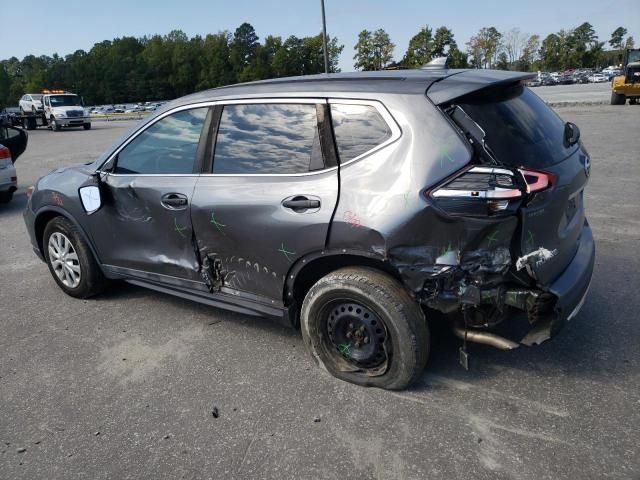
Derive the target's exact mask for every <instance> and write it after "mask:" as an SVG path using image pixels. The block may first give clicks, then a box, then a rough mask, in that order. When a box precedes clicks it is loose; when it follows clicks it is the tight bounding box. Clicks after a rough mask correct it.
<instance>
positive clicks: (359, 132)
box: [331, 103, 391, 163]
mask: <svg viewBox="0 0 640 480" xmlns="http://www.w3.org/2000/svg"><path fill="white" fill-rule="evenodd" d="M331 120H332V123H333V131H334V134H335V137H336V143H337V145H338V155H339V156H340V161H341V162H342V163H344V162H348V161H349V160H353V159H354V158H356V157H358V156H360V155H362V154H363V153H366V152H368V151H370V150H372V149H374V148H375V147H377V146H378V145H380V144H382V143H384V142H386V141H387V140H389V138H391V129H390V128H389V125H387V122H385V121H384V119H383V118H382V115H380V113H379V112H378V110H377V109H376V108H375V107H372V106H370V105H349V104H339V103H338V104H336V103H333V104H331Z"/></svg>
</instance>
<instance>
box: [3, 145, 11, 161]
mask: <svg viewBox="0 0 640 480" xmlns="http://www.w3.org/2000/svg"><path fill="white" fill-rule="evenodd" d="M2 158H8V159H9V160H11V152H10V151H9V149H8V148H7V147H5V146H4V145H0V159H2Z"/></svg>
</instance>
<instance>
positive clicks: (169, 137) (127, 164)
mask: <svg viewBox="0 0 640 480" xmlns="http://www.w3.org/2000/svg"><path fill="white" fill-rule="evenodd" d="M207 111H208V108H206V107H204V108H194V109H192V110H183V111H181V112H177V113H174V114H173V115H169V116H167V117H164V118H163V119H161V120H159V121H157V122H156V123H154V124H153V125H151V126H150V127H149V128H147V129H146V130H145V131H144V132H142V133H141V134H140V135H138V136H137V137H136V138H135V139H133V140H132V141H131V143H129V144H128V145H127V146H126V147H124V149H123V150H121V151H120V153H119V154H118V158H117V161H116V167H115V169H114V172H115V173H120V174H165V175H168V174H188V173H193V167H194V163H195V160H196V151H197V149H198V143H199V142H200V133H201V132H202V126H203V125H204V120H205V118H206V116H207Z"/></svg>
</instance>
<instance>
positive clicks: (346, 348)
mask: <svg viewBox="0 0 640 480" xmlns="http://www.w3.org/2000/svg"><path fill="white" fill-rule="evenodd" d="M337 347H338V351H339V352H340V353H341V354H342V355H345V356H347V357H349V356H351V344H350V343H339V344H338V345H337Z"/></svg>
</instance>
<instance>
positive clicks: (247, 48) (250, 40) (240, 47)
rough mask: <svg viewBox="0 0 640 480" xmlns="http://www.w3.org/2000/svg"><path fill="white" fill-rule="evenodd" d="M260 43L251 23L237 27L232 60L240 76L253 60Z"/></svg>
mask: <svg viewBox="0 0 640 480" xmlns="http://www.w3.org/2000/svg"><path fill="white" fill-rule="evenodd" d="M259 44H260V43H259V42H258V35H256V31H255V29H254V28H253V27H252V26H251V25H250V24H249V23H246V22H245V23H243V24H242V25H240V26H239V27H238V28H236V31H235V32H234V34H233V40H232V41H231V46H230V61H231V65H232V67H233V69H234V71H235V72H236V75H238V77H239V76H240V75H241V74H242V70H244V69H245V68H246V67H247V66H249V64H250V63H251V61H252V60H253V57H254V55H255V52H256V49H257V48H258V45H259Z"/></svg>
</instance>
